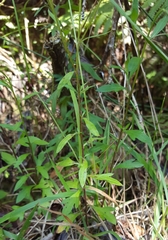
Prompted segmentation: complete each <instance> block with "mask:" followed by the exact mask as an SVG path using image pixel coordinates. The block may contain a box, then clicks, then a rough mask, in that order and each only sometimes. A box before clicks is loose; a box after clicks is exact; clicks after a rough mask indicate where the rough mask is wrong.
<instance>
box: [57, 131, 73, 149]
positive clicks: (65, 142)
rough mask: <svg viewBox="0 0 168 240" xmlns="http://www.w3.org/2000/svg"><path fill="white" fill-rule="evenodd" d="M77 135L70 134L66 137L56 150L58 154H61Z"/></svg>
mask: <svg viewBox="0 0 168 240" xmlns="http://www.w3.org/2000/svg"><path fill="white" fill-rule="evenodd" d="M75 134H76V133H74V134H68V135H67V136H66V137H64V138H63V139H62V140H61V142H60V143H59V144H58V146H57V149H56V153H59V152H60V151H61V150H62V149H63V147H64V146H65V145H66V144H67V143H68V142H69V140H70V139H71V138H72V137H74V136H75Z"/></svg>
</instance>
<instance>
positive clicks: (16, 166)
mask: <svg viewBox="0 0 168 240" xmlns="http://www.w3.org/2000/svg"><path fill="white" fill-rule="evenodd" d="M27 156H29V153H24V154H22V155H20V156H19V157H18V158H17V161H16V162H15V165H14V166H15V168H18V167H19V165H20V164H22V162H23V161H24V160H25V159H26V158H27Z"/></svg>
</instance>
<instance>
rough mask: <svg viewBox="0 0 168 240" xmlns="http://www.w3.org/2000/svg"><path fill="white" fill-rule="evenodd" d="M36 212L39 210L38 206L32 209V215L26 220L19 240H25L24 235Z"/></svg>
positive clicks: (20, 231)
mask: <svg viewBox="0 0 168 240" xmlns="http://www.w3.org/2000/svg"><path fill="white" fill-rule="evenodd" d="M36 210H37V205H36V206H35V207H34V208H33V209H32V211H31V212H30V214H29V215H28V216H26V220H25V222H24V224H23V226H22V228H21V229H20V230H19V235H18V237H17V240H23V239H24V235H25V234H26V232H27V229H28V227H29V226H30V224H31V220H32V218H33V216H34V214H35V211H36Z"/></svg>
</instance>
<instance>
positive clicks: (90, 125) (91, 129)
mask: <svg viewBox="0 0 168 240" xmlns="http://www.w3.org/2000/svg"><path fill="white" fill-rule="evenodd" d="M83 120H84V121H85V124H86V127H87V128H88V130H89V132H90V133H91V134H93V135H94V136H96V137H98V136H100V134H99V132H98V131H97V129H96V127H95V125H94V124H93V123H92V122H90V121H89V120H88V119H87V118H83Z"/></svg>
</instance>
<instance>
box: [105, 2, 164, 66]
mask: <svg viewBox="0 0 168 240" xmlns="http://www.w3.org/2000/svg"><path fill="white" fill-rule="evenodd" d="M110 2H111V3H112V4H113V6H114V7H115V8H116V9H117V11H118V12H119V13H120V14H121V16H124V17H125V18H126V19H127V20H128V21H129V22H130V23H131V25H132V26H133V27H134V28H135V30H136V31H138V32H139V33H140V34H141V35H142V36H143V37H144V38H145V40H146V41H147V42H148V43H149V45H150V46H151V48H152V49H153V50H154V51H155V52H156V53H158V55H159V56H160V57H161V58H162V59H163V60H164V61H165V62H166V63H168V57H167V55H166V54H165V53H164V52H163V51H162V50H161V49H160V48H159V47H158V46H157V45H156V44H155V43H154V42H152V41H151V40H150V38H149V37H148V36H147V35H146V34H145V33H144V32H143V31H142V30H141V28H140V27H139V26H137V25H136V23H134V21H132V19H131V18H130V17H129V16H128V15H127V14H126V12H125V10H123V9H122V8H121V7H120V6H119V4H118V3H117V2H116V1H115V0H110Z"/></svg>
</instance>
